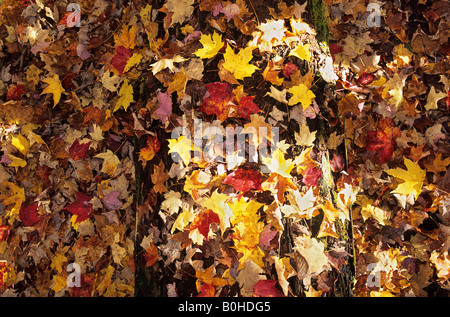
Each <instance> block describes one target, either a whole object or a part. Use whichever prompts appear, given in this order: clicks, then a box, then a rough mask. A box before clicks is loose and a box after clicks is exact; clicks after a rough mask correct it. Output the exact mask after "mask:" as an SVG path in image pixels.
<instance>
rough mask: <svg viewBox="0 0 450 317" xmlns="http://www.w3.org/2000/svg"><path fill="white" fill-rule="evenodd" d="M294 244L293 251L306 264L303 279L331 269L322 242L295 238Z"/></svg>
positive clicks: (306, 238)
mask: <svg viewBox="0 0 450 317" xmlns="http://www.w3.org/2000/svg"><path fill="white" fill-rule="evenodd" d="M294 244H295V246H294V250H295V251H298V252H299V253H300V254H301V255H302V256H303V258H304V259H305V260H306V262H307V263H308V269H307V272H306V274H305V277H304V279H309V278H310V277H311V276H313V275H317V274H319V273H321V272H322V271H324V270H330V269H331V267H330V265H329V264H328V258H327V257H326V255H325V254H324V249H325V245H324V244H323V242H321V241H320V240H318V239H316V238H312V237H309V236H300V237H297V238H295V240H294ZM308 284H309V283H308Z"/></svg>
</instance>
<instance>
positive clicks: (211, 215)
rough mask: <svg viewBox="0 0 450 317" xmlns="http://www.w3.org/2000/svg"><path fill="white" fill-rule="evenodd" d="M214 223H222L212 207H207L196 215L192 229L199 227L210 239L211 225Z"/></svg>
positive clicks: (206, 237)
mask: <svg viewBox="0 0 450 317" xmlns="http://www.w3.org/2000/svg"><path fill="white" fill-rule="evenodd" d="M212 223H220V219H219V216H218V215H217V214H216V213H215V212H214V211H212V210H211V209H207V210H205V211H203V212H201V213H199V214H198V215H196V216H195V218H194V220H193V221H192V223H191V227H190V229H189V230H190V231H192V230H195V229H197V228H198V231H199V232H200V233H201V234H202V235H203V236H204V237H205V239H206V240H207V239H208V232H209V225H210V224H212Z"/></svg>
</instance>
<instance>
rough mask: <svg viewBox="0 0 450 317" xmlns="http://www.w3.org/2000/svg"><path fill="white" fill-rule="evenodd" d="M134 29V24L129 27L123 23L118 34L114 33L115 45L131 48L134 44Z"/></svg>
mask: <svg viewBox="0 0 450 317" xmlns="http://www.w3.org/2000/svg"><path fill="white" fill-rule="evenodd" d="M136 31H137V30H136V25H132V26H131V27H129V26H128V25H124V26H123V28H122V31H121V32H120V34H119V35H117V34H114V43H116V46H123V47H125V48H129V49H133V48H134V47H135V46H136V43H135V40H136Z"/></svg>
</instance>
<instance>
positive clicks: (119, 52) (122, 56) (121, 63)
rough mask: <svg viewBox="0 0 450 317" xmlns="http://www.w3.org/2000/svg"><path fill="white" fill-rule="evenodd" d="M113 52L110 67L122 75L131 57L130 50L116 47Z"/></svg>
mask: <svg viewBox="0 0 450 317" xmlns="http://www.w3.org/2000/svg"><path fill="white" fill-rule="evenodd" d="M115 51H116V54H115V55H114V56H113V58H112V59H111V65H112V66H114V67H115V68H116V69H117V70H118V71H119V74H123V73H124V70H125V66H126V65H127V63H128V60H129V59H130V57H131V50H130V49H129V48H126V47H123V46H116V47H115Z"/></svg>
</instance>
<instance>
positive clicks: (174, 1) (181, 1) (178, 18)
mask: <svg viewBox="0 0 450 317" xmlns="http://www.w3.org/2000/svg"><path fill="white" fill-rule="evenodd" d="M193 4H194V0H167V1H166V3H165V4H164V7H165V8H167V10H168V11H169V12H172V13H173V15H172V21H171V23H170V26H172V25H174V24H176V23H183V22H184V20H185V19H186V18H188V17H190V16H191V14H192V12H194V7H193V6H192V5H193Z"/></svg>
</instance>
